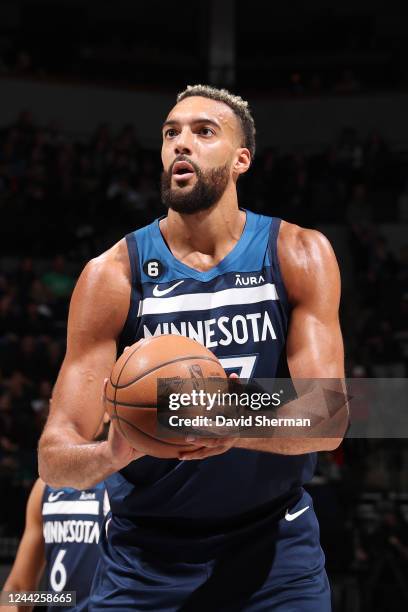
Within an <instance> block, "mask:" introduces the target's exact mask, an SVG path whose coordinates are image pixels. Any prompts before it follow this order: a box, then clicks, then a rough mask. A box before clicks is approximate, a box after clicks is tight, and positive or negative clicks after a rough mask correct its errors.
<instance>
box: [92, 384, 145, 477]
mask: <svg viewBox="0 0 408 612" xmlns="http://www.w3.org/2000/svg"><path fill="white" fill-rule="evenodd" d="M107 383H108V378H105V380H104V383H103V397H104V398H105V397H106V385H107ZM102 444H104V445H105V447H104V456H105V459H106V461H107V462H108V463H109V464H111V465H112V468H113V469H114V470H115V471H116V472H117V471H118V470H121V469H122V468H124V467H126V466H127V465H129V463H131V462H132V461H135V459H140V457H143V456H144V453H141V452H139V451H138V450H136V449H135V448H133V447H132V446H131V445H130V444H129V442H128V441H127V440H126V438H125V436H124V435H123V434H121V433H120V431H119V430H118V428H117V427H116V426H115V424H114V423H112V421H111V423H110V426H109V434H108V439H107V440H106V442H102Z"/></svg>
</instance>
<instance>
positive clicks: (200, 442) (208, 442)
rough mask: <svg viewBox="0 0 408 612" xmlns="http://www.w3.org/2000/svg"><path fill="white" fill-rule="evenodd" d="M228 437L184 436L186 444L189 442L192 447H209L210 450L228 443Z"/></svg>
mask: <svg viewBox="0 0 408 612" xmlns="http://www.w3.org/2000/svg"><path fill="white" fill-rule="evenodd" d="M230 439H231V438H230V437H228V438H201V437H200V436H199V437H195V436H190V435H188V436H186V442H189V443H190V444H192V445H195V444H196V445H197V446H205V447H207V448H208V447H209V448H212V447H214V446H220V445H222V444H227V443H228V442H229V441H230Z"/></svg>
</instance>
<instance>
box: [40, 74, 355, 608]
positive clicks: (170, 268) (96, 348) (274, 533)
mask: <svg viewBox="0 0 408 612" xmlns="http://www.w3.org/2000/svg"><path fill="white" fill-rule="evenodd" d="M162 136H163V144H162V162H163V168H164V170H163V175H162V200H163V202H164V204H165V205H166V206H167V208H168V215H167V216H166V217H163V218H161V219H158V220H156V221H155V222H154V223H152V224H151V225H149V226H147V227H144V228H141V229H139V230H137V231H136V232H132V233H131V234H129V235H128V236H127V237H126V239H124V240H121V241H120V242H119V243H118V244H116V245H115V246H113V247H112V248H111V249H110V250H109V251H107V252H106V253H104V254H102V255H101V256H100V257H98V258H96V259H95V260H93V261H91V262H90V263H89V264H88V265H87V266H86V268H85V270H84V271H83V273H82V275H81V277H80V279H79V281H78V283H77V286H76V288H75V291H74V294H73V298H72V302H71V307H70V315H69V321H68V342H67V353H66V356H65V360H64V363H63V365H62V369H61V372H60V375H59V377H58V381H57V384H56V387H55V393H54V399H53V408H52V410H51V413H50V416H49V420H48V423H47V425H46V427H45V429H44V433H43V436H42V439H41V441H40V449H39V466H40V474H41V477H42V478H43V479H44V480H45V481H46V482H49V483H50V484H52V485H53V486H57V487H59V486H75V487H78V488H84V487H89V486H91V485H93V484H94V483H95V482H98V481H99V480H104V479H107V480H106V484H107V488H108V491H109V499H110V502H111V507H112V520H111V522H110V523H109V529H108V532H107V538H105V537H103V538H102V548H103V554H102V556H101V560H100V563H99V565H98V570H97V573H96V576H95V580H94V584H93V587H92V594H91V599H90V609H91V610H92V611H95V610H105V609H106V610H108V609H110V610H113V611H114V612H128V610H137V611H138V612H143V611H147V610H155V611H157V612H159V611H162V610H163V611H164V610H166V612H174V611H181V610H182V611H183V612H187V610H190V611H194V612H197V611H198V610H206V611H208V610H214V611H216V612H221V611H222V612H227V611H228V612H230V611H232V610H245V611H246V612H261V611H262V612H265V611H266V610H268V611H269V610H273V611H274V612H288V611H289V610H296V612H327V611H328V610H330V590H329V586H328V580H327V576H326V573H325V570H324V555H323V553H322V550H321V548H320V544H319V529H318V523H317V519H316V516H315V514H314V511H313V503H312V500H311V498H310V496H309V495H308V494H307V493H306V492H305V491H304V489H303V487H302V485H303V484H304V483H306V482H307V481H308V480H310V479H311V477H312V475H313V472H314V467H315V460H316V456H315V451H319V450H331V449H334V448H336V447H337V446H338V445H339V443H340V441H341V436H342V434H343V432H344V430H345V428H346V423H347V414H346V413H347V410H345V411H343V413H342V415H341V416H342V418H343V419H344V427H343V428H341V427H339V428H338V431H339V432H340V434H339V435H338V436H337V437H329V436H328V435H327V436H326V437H324V436H323V437H322V436H321V437H307V438H306V437H305V438H288V437H286V438H284V437H270V438H248V439H245V438H235V437H228V438H223V439H219V438H217V439H203V438H198V439H197V440H195V441H191V447H190V448H189V449H186V450H184V451H183V452H181V453H180V456H179V459H172V460H165V459H157V458H155V457H154V456H143V455H142V453H141V452H139V451H138V450H137V449H134V448H132V447H131V446H130V445H129V444H128V443H127V441H126V440H125V439H124V438H123V437H122V436H121V434H120V433H118V431H117V429H116V428H115V427H111V428H110V431H109V437H108V440H107V441H105V442H101V443H100V444H94V443H92V442H91V441H92V432H93V431H94V430H95V426H96V423H97V421H98V419H100V415H101V412H102V411H103V406H102V402H101V399H100V398H101V389H102V386H103V380H104V379H105V378H107V377H108V376H109V374H110V371H111V369H112V366H113V364H114V362H115V360H116V358H117V354H118V352H119V353H120V352H121V351H122V350H123V348H124V346H126V345H130V344H132V343H133V342H135V341H137V340H139V339H141V338H144V337H149V336H151V335H155V334H163V333H179V334H180V333H181V334H184V335H188V336H190V337H194V338H196V339H199V340H200V341H201V342H203V343H204V344H206V346H207V347H208V348H210V349H211V350H212V351H213V352H214V353H215V355H216V356H217V357H218V358H219V359H220V361H221V363H222V365H223V367H224V368H225V370H226V371H227V372H228V373H230V372H231V371H234V370H235V371H237V370H238V373H239V375H240V376H241V377H245V378H276V377H284V376H285V375H286V376H287V375H289V373H290V375H291V377H292V378H336V379H342V378H343V377H344V355H343V343H342V336H341V331H340V325H339V318H338V308H339V300H340V278H339V271H338V266H337V262H336V258H335V256H334V254H333V251H332V248H331V246H330V244H329V243H328V241H327V240H326V238H325V237H324V236H322V235H321V234H320V233H319V232H316V231H313V230H308V229H303V228H300V227H298V226H296V225H293V224H291V223H286V222H284V221H281V220H280V219H277V218H275V217H266V216H263V215H257V214H254V213H252V212H250V211H249V210H244V209H242V208H240V206H239V203H238V197H237V190H236V183H237V180H238V179H239V177H240V176H241V175H242V174H244V173H245V172H247V170H248V169H249V167H250V165H251V161H252V158H253V155H254V152H255V126H254V121H253V118H252V116H251V113H250V111H249V109H248V105H247V103H246V102H244V101H243V100H242V99H241V98H239V97H238V96H233V95H231V94H230V93H228V92H226V91H225V90H218V89H215V88H211V87H206V86H201V85H197V86H193V87H191V88H188V89H187V90H186V91H184V92H183V93H182V94H180V95H179V96H178V99H177V103H176V105H175V106H174V108H173V109H172V110H171V111H170V113H169V115H168V116H167V118H166V121H165V122H164V125H163V129H162ZM271 208H273V202H271Z"/></svg>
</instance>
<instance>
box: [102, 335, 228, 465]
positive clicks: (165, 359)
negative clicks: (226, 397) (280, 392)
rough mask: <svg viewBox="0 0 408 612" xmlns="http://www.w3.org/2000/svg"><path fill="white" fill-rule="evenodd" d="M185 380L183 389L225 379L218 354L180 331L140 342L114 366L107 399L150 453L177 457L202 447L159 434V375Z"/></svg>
mask: <svg viewBox="0 0 408 612" xmlns="http://www.w3.org/2000/svg"><path fill="white" fill-rule="evenodd" d="M158 378H161V379H164V378H167V379H172V380H173V381H177V380H180V382H181V384H182V385H183V386H182V389H181V388H178V389H177V391H178V392H183V393H189V392H191V390H192V389H193V388H194V389H196V390H199V389H200V388H205V384H206V379H207V380H208V379H209V378H215V379H221V378H222V379H226V374H225V371H224V369H223V367H222V366H221V364H220V362H219V361H218V359H217V358H216V357H215V355H214V354H213V353H212V352H211V351H210V350H208V349H207V348H205V347H204V346H203V345H202V344H200V343H199V342H197V341H195V340H192V339H191V338H186V337H184V336H176V335H162V336H156V337H152V338H148V339H145V340H140V341H139V342H136V343H135V344H133V345H132V346H131V347H129V349H127V350H126V351H125V352H124V353H123V354H122V355H121V356H120V357H119V359H118V360H117V362H116V364H115V365H114V367H113V370H112V373H111V376H110V379H109V381H108V383H107V386H106V392H105V402H106V408H107V410H108V412H109V414H110V417H111V420H112V422H113V424H114V426H115V427H117V428H118V429H119V431H120V432H121V433H122V434H123V435H124V436H125V438H126V439H127V440H128V441H129V443H130V444H131V445H132V446H133V447H134V448H136V449H137V450H139V451H140V452H144V453H146V454H147V455H153V456H155V457H160V458H177V457H178V453H179V452H180V450H184V451H185V450H189V449H191V450H193V449H197V446H192V445H191V444H188V443H185V442H183V440H182V439H176V438H173V439H171V438H170V439H169V438H164V437H160V436H158V435H157V431H156V430H157V379H158Z"/></svg>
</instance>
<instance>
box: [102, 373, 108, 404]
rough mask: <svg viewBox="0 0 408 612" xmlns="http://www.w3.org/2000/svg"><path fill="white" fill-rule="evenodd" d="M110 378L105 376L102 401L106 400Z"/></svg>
mask: <svg viewBox="0 0 408 612" xmlns="http://www.w3.org/2000/svg"><path fill="white" fill-rule="evenodd" d="M108 381H109V378H104V379H103V392H102V401H104V402H105V400H106V386H107V384H108Z"/></svg>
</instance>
